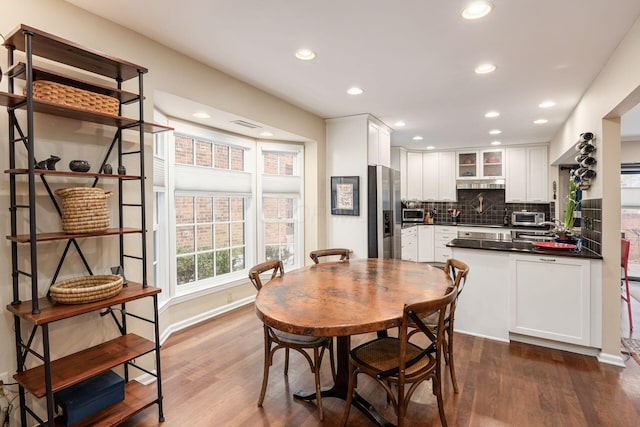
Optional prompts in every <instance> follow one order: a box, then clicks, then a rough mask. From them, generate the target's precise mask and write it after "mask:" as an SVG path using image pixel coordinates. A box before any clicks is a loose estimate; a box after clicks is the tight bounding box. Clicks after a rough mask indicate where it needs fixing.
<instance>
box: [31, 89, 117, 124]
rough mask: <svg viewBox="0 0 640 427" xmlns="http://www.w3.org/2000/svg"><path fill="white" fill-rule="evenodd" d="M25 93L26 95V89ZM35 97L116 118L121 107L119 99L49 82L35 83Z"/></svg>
mask: <svg viewBox="0 0 640 427" xmlns="http://www.w3.org/2000/svg"><path fill="white" fill-rule="evenodd" d="M24 92H25V94H26V88H25V90H24ZM33 97H34V98H35V99H37V100H40V101H45V102H52V103H54V104H60V105H66V106H69V107H75V108H81V109H83V110H90V111H95V112H97V113H104V114H111V115H114V116H115V115H118V107H119V106H120V101H119V100H118V99H117V98H114V97H111V96H107V95H102V94H99V93H94V92H90V91H88V90H83V89H78V88H75V87H71V86H67V85H63V84H60V83H55V82H50V81H47V80H36V81H35V82H33Z"/></svg>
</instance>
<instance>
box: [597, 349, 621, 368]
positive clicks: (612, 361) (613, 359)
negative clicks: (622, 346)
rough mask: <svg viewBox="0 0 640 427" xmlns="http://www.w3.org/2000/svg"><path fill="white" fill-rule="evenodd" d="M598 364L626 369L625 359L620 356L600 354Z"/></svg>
mask: <svg viewBox="0 0 640 427" xmlns="http://www.w3.org/2000/svg"><path fill="white" fill-rule="evenodd" d="M598 362H600V363H606V364H607V365H614V366H620V367H621V368H624V367H625V364H624V358H623V357H622V356H621V355H619V354H617V355H616V354H609V353H603V352H600V353H599V354H598Z"/></svg>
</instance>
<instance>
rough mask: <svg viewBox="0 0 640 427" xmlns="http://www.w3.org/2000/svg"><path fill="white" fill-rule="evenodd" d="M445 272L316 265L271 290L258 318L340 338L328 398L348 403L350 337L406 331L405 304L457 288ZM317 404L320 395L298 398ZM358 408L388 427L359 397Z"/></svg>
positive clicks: (370, 262)
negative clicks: (403, 322)
mask: <svg viewBox="0 0 640 427" xmlns="http://www.w3.org/2000/svg"><path fill="white" fill-rule="evenodd" d="M451 284H452V282H451V279H450V278H449V277H448V276H447V275H446V274H445V273H444V272H443V271H442V270H441V269H439V268H435V267H432V266H430V265H428V264H423V263H416V262H411V261H401V260H397V259H386V258H385V259H382V258H369V259H352V260H350V261H345V262H327V263H321V264H314V265H311V266H307V267H304V268H300V269H297V270H292V271H290V272H287V273H286V274H285V275H284V276H283V277H279V278H275V279H272V280H270V281H269V282H268V283H267V284H265V285H264V286H263V287H262V289H261V290H260V292H258V295H257V296H256V302H255V307H256V314H257V315H258V317H259V318H260V320H262V321H263V322H264V323H265V324H266V325H268V326H270V327H272V328H275V329H279V330H281V331H285V332H291V333H294V334H301V335H312V336H324V337H337V349H336V359H337V360H336V361H337V369H336V380H335V383H334V385H333V386H332V387H330V388H327V389H323V390H322V396H323V397H324V396H327V397H338V398H341V399H346V397H347V387H348V384H349V351H350V347H351V342H350V336H351V335H356V334H363V333H369V332H378V333H385V331H386V330H387V329H389V328H394V327H397V326H399V325H400V322H401V320H402V312H403V309H404V305H405V304H412V303H415V302H420V301H428V300H430V299H435V298H439V297H441V296H442V295H444V293H445V291H446V289H447V288H448V287H449V286H451ZM294 397H296V398H298V399H305V400H312V399H315V392H309V393H303V392H299V393H295V394H294ZM353 404H354V406H356V407H358V408H359V409H360V410H361V411H363V412H364V413H365V414H366V415H367V416H369V418H371V420H372V421H374V422H375V423H376V424H378V425H386V421H384V419H383V418H382V417H380V416H379V415H378V414H377V413H375V410H373V408H372V407H371V405H370V404H369V403H368V402H367V401H366V400H364V399H363V398H362V397H360V396H359V395H357V393H356V394H354V399H353Z"/></svg>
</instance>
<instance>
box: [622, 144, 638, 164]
mask: <svg viewBox="0 0 640 427" xmlns="http://www.w3.org/2000/svg"><path fill="white" fill-rule="evenodd" d="M620 159H621V160H622V163H640V140H628V141H623V142H622V148H621V152H620Z"/></svg>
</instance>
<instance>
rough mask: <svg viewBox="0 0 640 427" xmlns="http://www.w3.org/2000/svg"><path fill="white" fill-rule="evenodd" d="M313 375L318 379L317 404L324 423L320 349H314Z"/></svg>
mask: <svg viewBox="0 0 640 427" xmlns="http://www.w3.org/2000/svg"><path fill="white" fill-rule="evenodd" d="M313 374H314V376H315V379H316V403H317V405H318V414H319V415H320V421H324V411H323V410H322V394H321V393H322V391H321V390H320V357H319V356H318V347H314V348H313Z"/></svg>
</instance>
